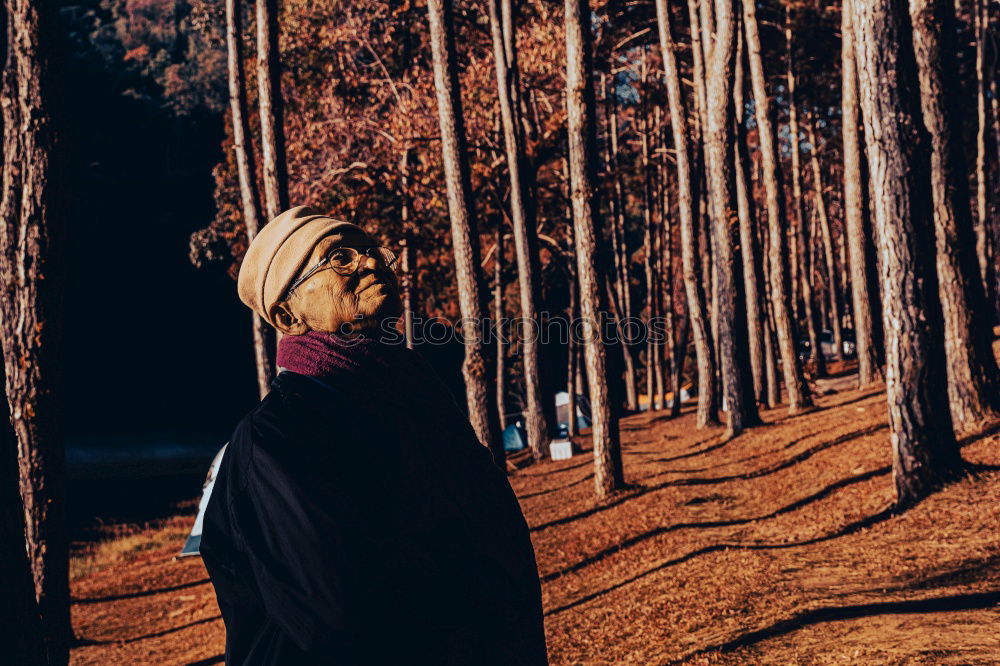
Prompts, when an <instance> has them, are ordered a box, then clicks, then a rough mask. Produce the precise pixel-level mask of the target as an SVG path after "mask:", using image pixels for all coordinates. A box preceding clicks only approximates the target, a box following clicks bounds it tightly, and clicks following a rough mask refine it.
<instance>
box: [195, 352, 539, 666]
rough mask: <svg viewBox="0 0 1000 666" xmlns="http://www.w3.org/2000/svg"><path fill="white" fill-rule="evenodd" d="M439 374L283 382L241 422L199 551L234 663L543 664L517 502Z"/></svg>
mask: <svg viewBox="0 0 1000 666" xmlns="http://www.w3.org/2000/svg"><path fill="white" fill-rule="evenodd" d="M407 353H409V354H413V353H414V352H407ZM407 358H409V357H407ZM421 368H422V366H421V365H420V364H419V363H418V364H417V365H416V366H414V367H411V368H409V369H408V370H405V371H406V372H408V373H409V374H410V375H412V374H414V373H416V374H417V375H420V374H421ZM431 374H432V373H428V374H427V375H426V376H423V377H418V379H419V380H420V384H421V385H423V386H424V387H425V390H424V392H423V395H414V396H412V401H410V404H403V401H402V400H399V399H397V400H392V399H391V398H390V399H388V400H387V401H382V400H380V399H379V392H378V391H373V390H370V389H366V388H365V387H364V386H361V387H359V385H358V384H354V385H351V382H349V381H347V379H348V378H341V380H340V381H338V380H336V379H334V380H333V381H330V380H329V379H328V380H327V381H326V382H318V381H316V380H315V379H313V378H311V377H306V376H303V375H298V374H295V373H290V372H283V373H281V374H280V375H279V376H278V377H277V378H276V379H275V381H274V383H273V384H272V390H271V392H270V393H269V394H268V395H267V397H265V398H264V400H263V401H262V402H261V403H260V405H259V406H258V407H257V408H256V409H254V410H253V411H252V412H250V414H248V415H247V416H246V417H245V418H244V419H243V420H242V421H241V422H240V424H239V425H238V426H237V428H236V431H235V432H234V433H233V436H232V439H231V440H230V442H229V446H228V448H227V450H226V454H225V456H224V458H223V463H222V466H221V468H220V470H219V474H218V477H217V480H216V484H215V489H214V491H213V494H212V497H211V500H210V501H209V504H208V507H207V509H206V514H205V524H204V531H203V535H202V541H201V551H202V555H203V557H204V560H205V565H206V567H207V569H208V572H209V576H210V577H211V580H212V583H213V585H214V586H215V590H216V595H217V597H218V601H219V607H220V608H221V610H222V615H223V619H224V620H225V623H226V663H227V664H283V665H284V664H304V663H310V664H311V663H322V664H389V663H392V664H423V663H434V664H544V663H546V653H545V638H544V632H543V627H542V611H541V594H540V588H539V582H538V574H537V569H536V567H535V560H534V551H533V550H532V547H531V542H530V539H529V536H528V529H527V525H526V523H525V521H524V517H523V516H522V514H521V511H520V508H519V506H518V504H517V499H516V498H515V497H514V494H513V492H512V491H511V489H510V486H509V484H508V483H507V480H506V478H505V477H504V475H503V474H502V473H501V472H500V471H499V470H498V469H497V468H496V467H495V466H494V464H493V461H492V458H491V456H490V454H489V452H488V451H487V450H486V449H485V448H484V447H483V446H481V445H480V444H479V442H478V440H477V439H476V437H475V434H474V433H473V431H472V429H471V426H469V423H468V420H467V419H466V418H465V417H464V415H463V414H462V413H461V412H460V411H459V410H458V408H457V406H456V405H455V403H454V401H453V400H452V399H451V398H450V396H448V395H446V391H445V389H444V387H443V386H442V385H441V384H440V382H439V381H438V380H437V379H436V377H433V376H431ZM410 379H412V377H409V378H408V379H407V381H410ZM397 395H398V394H397Z"/></svg>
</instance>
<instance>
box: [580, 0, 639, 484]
mask: <svg viewBox="0 0 1000 666" xmlns="http://www.w3.org/2000/svg"><path fill="white" fill-rule="evenodd" d="M565 8H566V110H567V116H568V131H567V134H568V142H569V167H570V186H571V191H572V197H571V200H572V203H573V226H574V233H573V238H574V245H575V246H576V248H575V249H576V265H577V273H578V275H579V284H580V314H581V319H582V320H583V322H584V326H583V331H584V344H585V354H586V361H587V379H588V383H589V384H590V408H591V414H592V416H593V431H592V432H593V438H594V486H595V489H596V491H597V496H598V497H599V498H605V497H607V496H609V495H610V494H611V493H612V492H613V491H615V490H617V489H619V488H622V487H623V486H624V485H625V480H624V475H623V472H622V454H621V443H620V441H619V433H618V416H617V414H616V413H614V411H613V410H612V408H611V404H610V402H609V400H608V378H607V368H606V362H607V359H606V358H605V347H604V344H603V341H602V339H601V321H600V316H601V313H600V303H601V293H600V292H601V289H600V278H599V275H600V273H599V272H598V267H597V231H596V228H597V210H598V207H597V205H596V201H595V200H594V198H595V192H596V191H595V190H594V187H593V183H594V176H595V173H596V171H597V169H596V165H595V160H596V157H597V135H596V130H597V127H596V120H597V119H596V115H597V114H596V110H595V100H594V85H593V81H592V80H591V79H592V70H591V62H592V52H591V32H590V30H591V28H590V16H591V13H590V3H589V2H588V0H566V3H565Z"/></svg>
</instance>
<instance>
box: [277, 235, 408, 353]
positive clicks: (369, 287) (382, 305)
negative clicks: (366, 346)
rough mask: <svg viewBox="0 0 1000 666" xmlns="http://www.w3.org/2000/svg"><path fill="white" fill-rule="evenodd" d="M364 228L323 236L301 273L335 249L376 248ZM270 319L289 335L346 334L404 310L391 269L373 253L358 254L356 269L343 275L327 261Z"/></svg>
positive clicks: (396, 315)
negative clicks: (314, 332)
mask: <svg viewBox="0 0 1000 666" xmlns="http://www.w3.org/2000/svg"><path fill="white" fill-rule="evenodd" d="M376 246H377V243H376V242H375V241H374V240H373V239H372V238H371V236H369V235H368V234H366V233H364V232H363V231H359V230H356V229H346V230H344V231H343V232H342V233H341V232H336V233H334V234H331V235H330V236H326V237H325V238H323V239H321V240H320V241H319V242H318V243H317V244H316V247H314V248H313V251H312V254H311V255H310V257H309V260H308V261H307V262H306V263H305V265H304V266H303V268H302V270H301V272H300V273H299V275H304V274H305V273H306V272H307V271H309V270H310V269H312V268H313V267H315V266H316V265H317V264H319V263H320V262H321V261H323V260H324V258H326V257H328V256H329V255H330V252H331V251H333V250H335V249H336V248H339V247H349V248H355V249H358V250H364V249H367V248H373V247H376ZM274 308H275V309H276V310H277V311H276V312H275V313H274V317H273V318H274V320H275V322H276V325H277V327H278V328H279V329H281V330H282V331H283V332H285V333H288V334H289V335H301V334H303V333H306V332H308V331H321V332H327V333H346V332H350V331H368V330H373V329H376V328H378V326H379V324H380V323H381V322H382V321H384V320H385V319H388V318H390V317H398V316H399V315H400V314H401V313H402V305H401V303H400V299H399V284H398V282H397V280H396V275H395V273H393V272H392V270H391V269H389V268H387V267H386V266H385V265H383V264H381V263H380V262H379V261H377V260H376V259H374V258H372V257H368V256H364V255H362V257H361V259H360V263H359V265H358V268H357V270H356V271H354V273H352V274H350V275H341V274H340V273H338V272H337V271H335V270H333V269H332V268H331V267H330V265H329V264H324V265H323V267H322V268H320V270H318V271H316V272H315V273H314V274H313V275H311V276H309V277H308V278H307V279H306V280H305V281H304V282H302V283H301V284H300V285H298V286H297V287H296V288H295V289H294V290H293V291H292V293H291V294H290V295H289V296H288V297H287V299H286V300H285V301H284V302H282V303H278V304H277V305H275V306H274Z"/></svg>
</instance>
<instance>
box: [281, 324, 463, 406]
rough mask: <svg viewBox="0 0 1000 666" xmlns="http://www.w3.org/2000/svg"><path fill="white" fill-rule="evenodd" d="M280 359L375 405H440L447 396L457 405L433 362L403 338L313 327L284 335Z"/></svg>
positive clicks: (283, 364) (287, 366)
mask: <svg viewBox="0 0 1000 666" xmlns="http://www.w3.org/2000/svg"><path fill="white" fill-rule="evenodd" d="M277 362H278V367H279V368H283V369H285V370H289V371H291V372H295V373H298V374H300V375H307V376H309V377H315V378H317V379H319V380H321V381H323V382H324V383H326V384H329V385H330V386H331V387H332V388H334V389H335V390H339V391H344V392H345V393H349V394H350V395H351V396H352V398H354V399H356V400H358V402H360V403H363V404H366V405H367V406H370V407H375V406H378V405H379V404H385V403H391V404H395V405H401V406H405V407H407V408H408V409H412V408H413V407H415V406H417V405H419V404H424V405H427V406H430V405H435V406H437V407H438V408H440V407H441V406H442V405H441V403H442V399H444V400H447V402H450V403H451V405H452V407H457V405H455V403H454V400H450V399H449V397H450V395H451V394H450V391H449V390H448V389H447V387H445V386H444V384H443V382H442V381H441V380H440V378H439V377H438V376H437V374H436V373H435V372H434V370H433V369H432V368H431V367H430V365H429V364H428V363H427V361H425V360H424V358H423V357H422V356H421V355H420V354H418V353H417V352H415V351H413V350H411V349H407V348H406V346H405V345H403V343H402V342H398V343H395V344H393V343H388V342H383V341H380V340H377V339H375V338H369V337H364V336H357V337H352V338H345V337H342V336H339V335H335V334H332V333H322V332H319V331H310V332H308V333H305V334H303V335H286V336H283V337H282V338H281V342H280V343H279V344H278V357H277Z"/></svg>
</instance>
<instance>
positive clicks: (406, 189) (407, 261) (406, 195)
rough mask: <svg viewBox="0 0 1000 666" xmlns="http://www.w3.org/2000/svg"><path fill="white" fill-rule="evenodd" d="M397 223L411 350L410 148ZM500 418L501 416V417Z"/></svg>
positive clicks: (402, 169) (402, 168)
mask: <svg viewBox="0 0 1000 666" xmlns="http://www.w3.org/2000/svg"><path fill="white" fill-rule="evenodd" d="M399 201H400V207H399V221H400V224H401V226H402V227H403V238H402V242H401V245H402V246H403V247H402V252H401V253H400V254H401V255H402V256H401V257H400V283H401V284H400V287H401V288H402V292H403V335H404V337H405V338H406V348H407V349H413V285H414V284H415V282H414V278H413V269H414V267H415V258H414V250H415V249H416V248H415V247H414V244H415V243H414V241H415V238H414V236H415V234H414V233H413V223H412V222H410V147H409V146H407V147H405V148H404V149H403V154H402V155H400V158H399ZM501 416H502V415H501Z"/></svg>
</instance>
